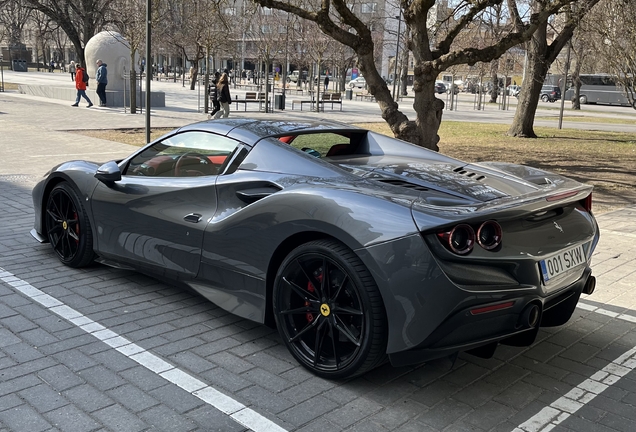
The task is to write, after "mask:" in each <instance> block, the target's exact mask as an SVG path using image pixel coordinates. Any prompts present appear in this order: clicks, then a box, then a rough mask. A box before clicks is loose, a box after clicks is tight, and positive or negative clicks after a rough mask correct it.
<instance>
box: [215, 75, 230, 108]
mask: <svg viewBox="0 0 636 432" xmlns="http://www.w3.org/2000/svg"><path fill="white" fill-rule="evenodd" d="M216 89H217V94H218V99H219V103H220V104H221V111H219V112H217V113H216V115H215V116H214V118H215V119H218V118H221V115H223V118H227V117H228V116H229V115H230V102H232V96H230V85H229V83H228V78H227V74H226V73H224V74H223V75H221V78H219V82H218V83H217V84H216Z"/></svg>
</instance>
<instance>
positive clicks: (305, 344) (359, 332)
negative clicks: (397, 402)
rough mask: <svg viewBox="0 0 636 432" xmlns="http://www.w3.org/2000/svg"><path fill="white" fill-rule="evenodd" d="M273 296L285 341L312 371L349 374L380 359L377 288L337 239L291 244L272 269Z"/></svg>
mask: <svg viewBox="0 0 636 432" xmlns="http://www.w3.org/2000/svg"><path fill="white" fill-rule="evenodd" d="M273 296H274V316H275V318H276V324H277V327H278V331H279V333H280V335H281V337H282V339H283V341H284V343H285V345H286V346H287V348H288V349H289V351H290V352H291V354H292V355H293V356H294V357H295V358H296V360H298V362H299V363H300V364H302V365H303V366H304V367H306V368H307V369H309V370H310V371H312V372H313V373H315V374H316V375H319V376H322V377H325V378H331V379H340V378H349V377H352V376H356V375H360V374H362V373H364V372H367V371H368V370H371V369H373V368H374V367H376V366H377V365H379V364H380V363H382V362H383V361H384V359H385V358H386V354H385V353H386V343H387V336H386V333H387V331H386V328H387V322H386V321H387V320H386V313H385V310H384V304H383V302H382V298H381V296H380V292H379V290H378V287H377V285H376V284H375V281H374V280H373V278H372V277H371V275H370V274H369V272H368V270H367V269H366V267H365V266H364V264H362V262H361V261H360V259H359V258H358V257H357V256H356V255H355V254H354V253H353V252H352V251H351V250H350V249H348V248H347V247H346V246H344V245H342V244H341V243H338V242H335V241H331V240H321V241H314V242H310V243H306V244H304V245H302V246H299V247H298V248H296V249H294V250H293V251H292V252H291V253H290V254H289V255H288V256H287V258H286V259H285V260H284V261H283V263H282V265H281V267H280V268H279V270H278V273H277V275H276V280H275V282H274V293H273Z"/></svg>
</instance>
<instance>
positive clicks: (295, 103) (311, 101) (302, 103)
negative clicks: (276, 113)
mask: <svg viewBox="0 0 636 432" xmlns="http://www.w3.org/2000/svg"><path fill="white" fill-rule="evenodd" d="M304 104H311V105H313V104H314V101H313V100H309V99H307V100H303V99H293V100H292V109H294V106H295V105H300V110H301V111H302V110H303V105H304Z"/></svg>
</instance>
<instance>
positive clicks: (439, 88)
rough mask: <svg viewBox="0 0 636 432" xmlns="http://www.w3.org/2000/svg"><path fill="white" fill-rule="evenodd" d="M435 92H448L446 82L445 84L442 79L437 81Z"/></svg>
mask: <svg viewBox="0 0 636 432" xmlns="http://www.w3.org/2000/svg"><path fill="white" fill-rule="evenodd" d="M435 93H437V94H442V93H446V84H444V83H443V82H442V81H435Z"/></svg>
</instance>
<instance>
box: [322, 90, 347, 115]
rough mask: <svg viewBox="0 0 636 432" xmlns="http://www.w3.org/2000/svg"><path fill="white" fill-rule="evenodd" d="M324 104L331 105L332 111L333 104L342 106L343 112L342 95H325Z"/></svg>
mask: <svg viewBox="0 0 636 432" xmlns="http://www.w3.org/2000/svg"><path fill="white" fill-rule="evenodd" d="M322 96H323V97H322V104H323V107H324V104H327V103H330V104H331V109H333V104H337V105H340V111H342V95H341V94H340V93H323V94H322Z"/></svg>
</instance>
